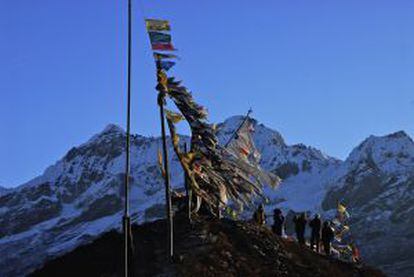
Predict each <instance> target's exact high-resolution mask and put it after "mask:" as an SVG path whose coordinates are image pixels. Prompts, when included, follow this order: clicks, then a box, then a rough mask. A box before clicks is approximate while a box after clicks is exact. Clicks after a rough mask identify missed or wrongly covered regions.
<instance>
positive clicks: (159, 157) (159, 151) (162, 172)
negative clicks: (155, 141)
mask: <svg viewBox="0 0 414 277" xmlns="http://www.w3.org/2000/svg"><path fill="white" fill-rule="evenodd" d="M157 155H158V165H159V167H160V171H161V175H162V177H163V178H165V176H166V174H165V170H164V167H163V161H162V154H161V150H159V149H158V153H157Z"/></svg>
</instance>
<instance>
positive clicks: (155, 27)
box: [145, 19, 178, 71]
mask: <svg viewBox="0 0 414 277" xmlns="http://www.w3.org/2000/svg"><path fill="white" fill-rule="evenodd" d="M145 23H146V26H147V31H148V36H149V39H150V42H151V49H152V50H153V51H154V52H153V56H154V59H155V62H156V65H157V69H159V70H163V71H168V70H169V69H171V68H172V67H173V66H174V65H175V62H174V61H171V60H170V59H177V58H178V57H177V56H176V55H174V54H170V53H160V52H158V51H176V49H175V48H174V46H173V44H172V39H171V34H170V33H169V31H171V26H170V23H169V21H168V20H162V19H146V20H145ZM156 51H157V52H156Z"/></svg>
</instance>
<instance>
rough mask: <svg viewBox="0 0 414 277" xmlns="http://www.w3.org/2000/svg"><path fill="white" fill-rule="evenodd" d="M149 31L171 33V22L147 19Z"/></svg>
mask: <svg viewBox="0 0 414 277" xmlns="http://www.w3.org/2000/svg"><path fill="white" fill-rule="evenodd" d="M145 23H146V25H147V30H148V31H170V30H171V27H170V22H168V20H160V19H145Z"/></svg>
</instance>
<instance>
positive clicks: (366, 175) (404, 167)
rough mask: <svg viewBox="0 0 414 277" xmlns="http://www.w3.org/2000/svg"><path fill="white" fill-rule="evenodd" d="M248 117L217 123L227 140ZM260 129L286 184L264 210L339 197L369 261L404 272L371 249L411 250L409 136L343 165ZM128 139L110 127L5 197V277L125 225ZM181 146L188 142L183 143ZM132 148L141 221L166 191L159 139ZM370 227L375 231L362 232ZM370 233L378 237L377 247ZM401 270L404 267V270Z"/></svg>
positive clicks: (177, 178)
mask: <svg viewBox="0 0 414 277" xmlns="http://www.w3.org/2000/svg"><path fill="white" fill-rule="evenodd" d="M242 119H243V117H241V116H235V117H231V118H229V119H228V120H226V121H225V122H223V123H222V124H219V125H218V126H217V127H218V132H219V138H220V141H221V143H225V142H226V141H227V139H228V138H229V136H230V135H231V134H232V133H233V132H234V130H235V129H236V128H237V126H238V125H239V124H240V122H241V120H242ZM254 123H255V133H254V140H255V144H256V146H257V148H258V149H259V150H260V152H261V153H262V167H263V168H265V169H266V170H270V171H273V172H275V173H277V174H278V175H279V176H281V177H282V178H283V179H284V181H283V182H282V184H281V186H280V188H279V189H277V190H271V189H268V188H267V189H266V190H265V192H266V195H267V196H268V198H269V200H270V203H269V205H268V206H267V207H268V209H269V210H271V209H272V208H273V207H274V206H278V207H282V208H283V209H284V210H285V211H288V210H294V211H319V212H322V211H326V212H327V213H329V210H331V209H332V208H333V207H334V204H335V203H336V200H337V199H338V198H339V197H341V200H345V201H347V203H349V206H350V207H352V209H353V210H352V214H355V222H354V223H353V226H351V228H352V229H355V230H357V231H358V234H356V237H357V239H358V241H360V243H361V248H362V249H363V251H364V254H366V256H367V258H368V261H370V262H374V263H376V265H379V266H381V265H386V263H387V265H386V266H385V267H384V268H386V269H389V272H392V268H394V267H397V266H398V265H397V264H396V262H395V261H396V260H397V259H398V257H399V256H398V255H399V254H400V252H398V253H393V255H394V254H395V255H394V256H392V255H391V256H390V255H388V256H387V261H386V262H383V261H382V260H381V257H379V256H378V255H376V252H375V250H374V249H375V246H376V245H380V244H379V243H377V241H378V240H386V239H387V236H388V235H389V234H393V236H396V237H400V238H403V237H406V239H407V240H408V241H409V242H407V243H405V245H409V243H411V247H412V243H413V242H414V236H413V233H412V231H411V229H413V228H412V227H413V221H412V220H413V218H414V217H413V216H412V213H413V197H412V196H413V193H412V190H413V187H414V182H413V181H412V180H413V178H412V177H411V175H409V171H410V170H411V169H412V166H413V164H414V143H413V142H412V140H411V139H410V138H409V137H408V136H407V135H405V134H404V133H396V134H393V135H389V136H386V137H370V138H368V139H367V140H366V141H365V142H363V143H362V144H361V145H360V146H359V147H357V148H356V149H355V150H354V151H353V152H352V153H351V155H350V157H349V158H348V159H347V160H346V161H345V162H342V161H340V160H337V159H335V158H332V157H329V156H327V155H325V154H323V153H322V152H321V151H319V150H317V149H315V148H312V147H308V146H305V145H302V144H298V145H288V144H286V143H285V141H284V139H283V137H282V136H281V134H279V133H278V132H277V131H274V130H271V129H269V128H267V127H265V126H264V125H262V124H259V123H258V122H257V121H254ZM124 139H125V132H124V131H123V130H122V129H121V128H119V127H117V126H115V125H108V126H107V127H106V128H105V129H104V130H103V131H102V132H101V133H99V134H97V135H95V136H93V137H92V138H91V139H90V140H89V141H87V142H86V143H85V144H82V145H80V146H77V147H74V148H72V149H71V150H70V151H69V152H68V153H67V154H66V155H65V156H64V157H63V158H62V159H61V160H59V161H58V162H57V163H56V164H54V165H52V166H51V167H49V168H48V169H46V171H45V172H44V174H43V175H41V176H39V177H37V178H35V179H33V180H31V181H29V182H28V183H26V184H23V185H21V186H19V187H18V188H15V189H13V190H10V191H8V192H7V193H6V194H3V195H1V193H0V253H1V256H2V259H1V260H0V275H1V276H16V275H22V274H25V273H28V272H30V271H31V270H33V269H34V268H36V267H39V266H41V265H42V264H43V263H44V261H45V260H48V259H50V258H51V257H54V256H56V255H60V254H62V253H64V252H67V251H70V250H71V249H73V248H75V247H77V246H78V245H80V244H84V243H87V242H89V241H91V240H93V239H94V238H95V237H97V236H98V235H100V234H101V233H104V232H106V231H108V230H110V229H114V228H118V229H119V228H120V223H121V217H122V195H123V193H122V188H123V186H122V184H123V176H124V175H123V171H124V162H125V161H124V160H125V153H124V150H125V149H124ZM181 139H182V141H183V142H184V141H188V138H187V137H182V138H181ZM131 145H132V147H131V158H132V160H131V173H132V176H131V186H132V191H131V196H132V198H131V214H132V218H133V220H134V221H135V222H142V221H148V220H153V219H156V218H159V217H162V216H163V215H164V208H163V202H164V190H163V180H162V178H161V174H160V171H159V167H158V164H157V151H158V149H160V148H161V140H160V138H154V137H143V136H139V135H136V136H133V137H132V143H131ZM169 153H170V156H169V158H170V161H171V175H172V176H171V177H172V184H173V187H182V185H183V173H182V171H181V169H180V166H179V163H178V161H177V159H176V158H175V156H174V155H173V151H172V149H170V151H169ZM410 180H411V181H410ZM410 182H411V183H410ZM362 192H364V193H362ZM408 192H409V193H408ZM387 195H388V196H387ZM385 197H387V198H386V200H384V198H385ZM385 204H386V205H385ZM387 207H388V208H387ZM397 207H398V208H397ZM381 211H382V212H381ZM364 215H366V216H364ZM378 216H380V217H378ZM388 218H389V220H388ZM369 220H371V221H369ZM381 220H382V221H381ZM387 220H388V221H387ZM390 221H392V222H393V221H396V222H398V223H396V224H398V226H399V227H398V228H393V226H389V225H385V224H384V222H390ZM367 222H372V226H370V227H373V226H375V228H376V229H371V228H366V229H364V228H363V226H364V224H365V223H367ZM381 222H382V223H381ZM410 224H411V225H410ZM409 226H411V228H408V227H409ZM381 228H383V229H381ZM387 228H388V229H390V231H389V230H388V229H387ZM403 228H407V229H405V230H403ZM391 229H392V230H391ZM370 230H371V231H372V230H374V231H375V230H378V232H376V233H375V234H374V235H373V236H372V237H373V238H375V239H374V240H373V241H370V239H371V236H370V234H369V233H368V232H369V231H370ZM379 230H381V231H379ZM396 242H397V241H396ZM398 243H400V244H401V242H400V241H398ZM405 245H404V246H405ZM401 248H404V247H401ZM407 251H409V250H408V248H407ZM378 253H379V252H378ZM401 253H402V254H404V253H405V254H407V253H408V254H410V253H412V252H401ZM411 256H413V255H411ZM401 260H403V259H401ZM405 262H409V260H408V259H405ZM403 263H404V261H402V265H401V267H404V266H405V267H406V266H407V263H406V264H405V265H404V264H403ZM388 265H389V267H388ZM408 265H409V264H408Z"/></svg>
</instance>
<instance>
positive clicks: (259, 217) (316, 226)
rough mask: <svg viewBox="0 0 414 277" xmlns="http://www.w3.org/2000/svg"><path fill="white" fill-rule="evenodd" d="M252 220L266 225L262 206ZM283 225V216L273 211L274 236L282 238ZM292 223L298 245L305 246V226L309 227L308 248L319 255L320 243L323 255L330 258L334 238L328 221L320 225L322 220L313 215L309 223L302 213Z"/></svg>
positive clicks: (317, 215) (279, 212)
mask: <svg viewBox="0 0 414 277" xmlns="http://www.w3.org/2000/svg"><path fill="white" fill-rule="evenodd" d="M253 220H254V221H255V222H256V223H257V224H258V225H265V224H266V214H265V211H264V206H263V205H260V206H259V207H258V209H257V210H256V211H255V213H254V214H253ZM285 223H286V219H285V217H284V215H283V212H282V210H280V209H275V210H274V211H273V225H272V231H273V232H274V233H275V234H276V235H278V236H282V235H283V233H284V229H285ZM293 223H294V226H295V233H296V238H297V240H298V242H299V244H300V245H302V246H304V245H306V239H305V231H306V226H307V225H309V227H310V229H311V237H310V248H311V249H312V250H316V252H318V253H320V244H321V242H322V245H323V249H324V251H325V254H326V255H327V256H330V254H331V243H332V240H333V239H334V236H335V233H334V229H333V228H332V227H331V223H330V221H325V222H323V224H322V220H321V217H320V215H319V214H315V216H314V218H313V219H312V220H310V221H309V220H308V219H307V217H306V214H305V213H302V214H300V215H295V216H294V218H293ZM315 248H316V249H315Z"/></svg>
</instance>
